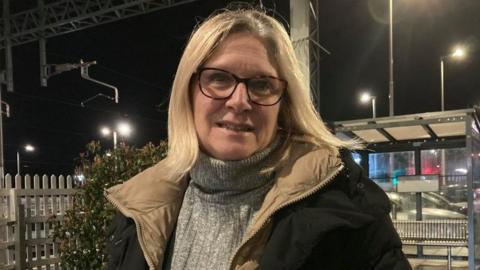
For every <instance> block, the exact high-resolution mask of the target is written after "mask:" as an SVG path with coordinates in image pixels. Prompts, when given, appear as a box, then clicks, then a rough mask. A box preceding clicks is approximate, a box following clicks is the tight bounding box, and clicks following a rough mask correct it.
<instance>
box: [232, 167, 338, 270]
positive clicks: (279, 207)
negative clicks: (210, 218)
mask: <svg viewBox="0 0 480 270" xmlns="http://www.w3.org/2000/svg"><path fill="white" fill-rule="evenodd" d="M344 167H345V166H344V164H343V162H342V163H341V165H340V167H339V168H338V169H337V170H336V171H335V172H334V173H333V174H332V175H331V176H330V177H327V178H326V179H325V180H324V181H323V182H321V183H320V184H319V185H318V186H317V187H315V188H314V189H312V190H311V191H309V192H308V193H306V194H304V195H302V196H300V197H297V198H294V199H293V200H290V201H288V202H286V203H283V204H281V205H280V206H278V207H277V208H275V209H274V210H273V211H272V212H271V213H270V215H269V216H268V217H267V218H266V219H265V221H264V222H263V223H262V225H261V226H260V227H258V229H256V230H255V231H254V232H253V233H252V234H251V235H250V237H248V238H247V239H245V240H244V241H243V242H242V243H241V245H239V246H238V248H237V249H236V250H235V252H234V253H233V256H232V257H231V259H230V263H229V265H230V267H229V269H231V270H233V269H234V268H233V265H232V264H233V260H234V259H235V257H237V254H238V252H239V251H240V249H242V247H243V246H244V245H245V244H246V243H247V242H248V241H250V239H252V238H253V237H254V236H255V235H256V234H257V233H258V232H259V231H261V230H262V229H263V227H264V226H265V225H266V224H267V223H268V222H269V221H270V219H271V217H272V216H273V215H274V214H275V213H276V212H278V211H279V210H281V209H282V208H285V207H287V206H289V205H291V204H294V203H296V202H299V201H301V200H303V199H305V198H307V197H309V196H311V195H313V194H314V193H316V192H318V191H319V190H321V189H322V188H324V187H325V186H326V185H327V184H328V183H330V182H331V181H332V180H333V179H335V177H336V176H337V175H338V174H339V173H340V172H341V171H342V170H343V168H344Z"/></svg>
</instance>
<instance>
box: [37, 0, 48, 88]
mask: <svg viewBox="0 0 480 270" xmlns="http://www.w3.org/2000/svg"><path fill="white" fill-rule="evenodd" d="M38 14H39V15H40V28H41V32H40V36H41V38H40V39H39V40H38V45H39V50H40V85H41V86H43V87H47V79H48V70H47V52H46V51H47V41H46V40H45V32H44V27H45V3H44V1H43V0H38Z"/></svg>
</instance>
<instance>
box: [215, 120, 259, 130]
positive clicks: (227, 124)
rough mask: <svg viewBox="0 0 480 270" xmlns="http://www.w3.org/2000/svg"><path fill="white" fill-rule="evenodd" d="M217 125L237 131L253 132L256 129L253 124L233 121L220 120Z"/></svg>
mask: <svg viewBox="0 0 480 270" xmlns="http://www.w3.org/2000/svg"><path fill="white" fill-rule="evenodd" d="M217 126H218V127H221V128H225V129H228V130H233V131H237V132H252V131H253V130H254V129H253V127H252V126H251V125H248V124H237V123H231V122H218V123H217Z"/></svg>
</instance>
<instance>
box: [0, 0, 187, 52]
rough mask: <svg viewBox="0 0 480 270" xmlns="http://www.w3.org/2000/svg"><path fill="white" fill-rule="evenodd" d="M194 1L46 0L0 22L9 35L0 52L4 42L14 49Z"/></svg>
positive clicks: (1, 41)
mask: <svg viewBox="0 0 480 270" xmlns="http://www.w3.org/2000/svg"><path fill="white" fill-rule="evenodd" d="M4 1H8V0H4ZM194 1H196V0H61V1H48V0H47V1H44V4H43V5H40V4H39V6H38V7H37V8H32V9H29V10H25V11H22V12H19V13H15V14H11V15H10V16H8V20H2V21H1V22H0V33H4V28H5V26H6V25H8V24H9V25H10V31H9V36H5V35H2V36H1V38H0V49H3V48H5V46H6V42H7V40H8V39H10V41H11V45H12V46H16V45H20V44H24V43H28V42H32V41H36V40H39V39H40V38H49V37H54V36H58V35H62V34H66V33H70V32H73V31H78V30H82V29H85V28H89V27H93V26H97V25H100V24H104V23H109V22H114V21H118V20H121V19H125V18H128V17H133V16H136V15H141V14H145V13H149V12H153V11H156V10H160V9H165V8H169V7H172V6H176V5H181V4H187V3H191V2H194ZM40 2H42V1H39V3H40ZM4 19H5V18H4ZM42 21H44V24H42Z"/></svg>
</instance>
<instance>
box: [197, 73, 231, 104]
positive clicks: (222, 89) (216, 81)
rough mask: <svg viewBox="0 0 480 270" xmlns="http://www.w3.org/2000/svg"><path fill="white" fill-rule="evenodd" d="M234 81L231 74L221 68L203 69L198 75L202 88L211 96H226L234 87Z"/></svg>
mask: <svg viewBox="0 0 480 270" xmlns="http://www.w3.org/2000/svg"><path fill="white" fill-rule="evenodd" d="M235 82H236V80H235V78H234V77H233V76H232V75H231V74H229V73H227V72H225V71H221V70H214V69H205V70H203V71H202V73H201V75H200V86H201V88H202V90H203V91H204V92H205V94H207V95H208V96H210V97H213V98H224V97H228V96H229V95H230V93H231V90H232V89H233V88H234V87H235Z"/></svg>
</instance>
